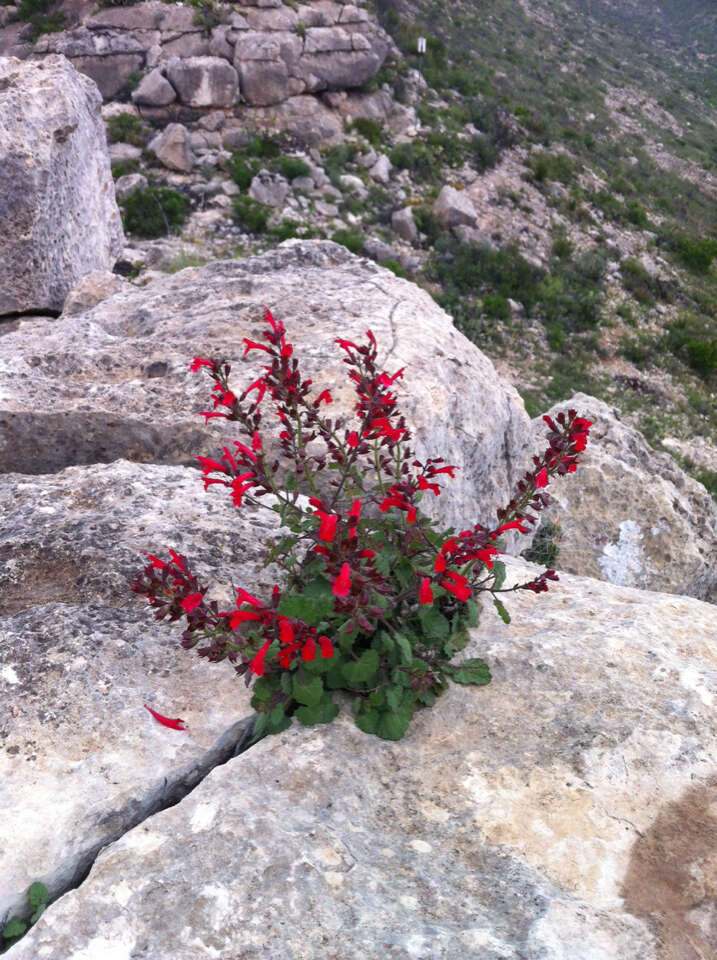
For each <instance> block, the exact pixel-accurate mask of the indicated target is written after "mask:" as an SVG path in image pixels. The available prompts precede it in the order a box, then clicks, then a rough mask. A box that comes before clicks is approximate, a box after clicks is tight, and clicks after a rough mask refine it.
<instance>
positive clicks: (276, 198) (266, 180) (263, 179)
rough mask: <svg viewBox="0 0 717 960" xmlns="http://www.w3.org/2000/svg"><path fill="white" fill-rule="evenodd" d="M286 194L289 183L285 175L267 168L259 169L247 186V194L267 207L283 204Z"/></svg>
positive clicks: (287, 193)
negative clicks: (271, 171)
mask: <svg viewBox="0 0 717 960" xmlns="http://www.w3.org/2000/svg"><path fill="white" fill-rule="evenodd" d="M288 195H289V184H288V181H287V180H286V177H282V176H281V174H278V173H270V172H269V171H268V170H260V171H259V173H257V175H256V176H255V177H254V179H253V180H252V182H251V186H250V187H249V196H250V197H251V198H252V199H253V200H256V201H257V203H263V204H265V205H266V206H268V207H281V206H283V203H284V200H286V198H287V197H288Z"/></svg>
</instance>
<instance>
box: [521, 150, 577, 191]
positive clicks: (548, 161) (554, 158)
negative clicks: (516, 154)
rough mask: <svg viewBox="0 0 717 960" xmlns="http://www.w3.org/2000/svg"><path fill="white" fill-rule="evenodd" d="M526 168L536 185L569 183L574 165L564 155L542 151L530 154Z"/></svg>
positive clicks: (572, 175) (573, 171)
mask: <svg viewBox="0 0 717 960" xmlns="http://www.w3.org/2000/svg"><path fill="white" fill-rule="evenodd" d="M528 168H529V169H530V172H531V174H532V177H533V180H536V181H537V182H538V183H545V182H547V181H551V180H559V181H560V182H561V183H570V181H571V180H572V179H573V177H574V175H575V163H574V161H573V160H571V159H570V157H568V156H566V154H564V153H545V152H543V151H540V152H535V153H531V154H530V156H529V157H528Z"/></svg>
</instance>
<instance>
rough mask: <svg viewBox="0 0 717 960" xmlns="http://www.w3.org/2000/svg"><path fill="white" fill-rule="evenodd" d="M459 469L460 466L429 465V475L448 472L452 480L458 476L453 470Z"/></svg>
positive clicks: (433, 475)
mask: <svg viewBox="0 0 717 960" xmlns="http://www.w3.org/2000/svg"><path fill="white" fill-rule="evenodd" d="M457 469H458V467H428V476H429V477H437V476H438V474H439V473H447V474H448V476H449V477H450V478H451V480H455V478H456V476H455V473H454V472H453V471H454V470H457Z"/></svg>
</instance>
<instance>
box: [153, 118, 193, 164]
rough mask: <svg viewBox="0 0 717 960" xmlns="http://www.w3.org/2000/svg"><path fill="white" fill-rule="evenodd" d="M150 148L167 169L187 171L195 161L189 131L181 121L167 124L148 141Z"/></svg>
mask: <svg viewBox="0 0 717 960" xmlns="http://www.w3.org/2000/svg"><path fill="white" fill-rule="evenodd" d="M148 149H150V150H152V151H153V152H154V153H155V155H156V157H157V159H158V160H159V162H160V163H161V164H163V165H164V166H165V167H167V168H168V169H169V170H178V171H179V172H180V173H189V171H190V170H191V169H192V167H193V166H194V163H195V157H194V154H193V153H192V148H191V144H190V140H189V131H188V130H187V128H186V127H185V126H184V124H181V123H170V124H168V125H167V126H166V127H165V128H164V130H162V132H161V133H158V134H157V136H156V137H154V139H153V140H151V141H150V143H149V147H148Z"/></svg>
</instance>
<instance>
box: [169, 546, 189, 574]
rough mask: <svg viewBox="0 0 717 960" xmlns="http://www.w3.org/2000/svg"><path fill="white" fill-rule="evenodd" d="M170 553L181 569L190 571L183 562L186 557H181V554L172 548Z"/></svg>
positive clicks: (186, 571)
mask: <svg viewBox="0 0 717 960" xmlns="http://www.w3.org/2000/svg"><path fill="white" fill-rule="evenodd" d="M169 555H170V557H171V558H172V560H174V562H175V563H176V564H177V566H178V567H179V569H180V570H183V571H184V572H185V573H189V571H188V570H187V568H186V567H185V566H184V564H183V563H182V560H184V559H185V558H184V557H180V556H179V554H177V553H175V552H174V550H170V551H169Z"/></svg>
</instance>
